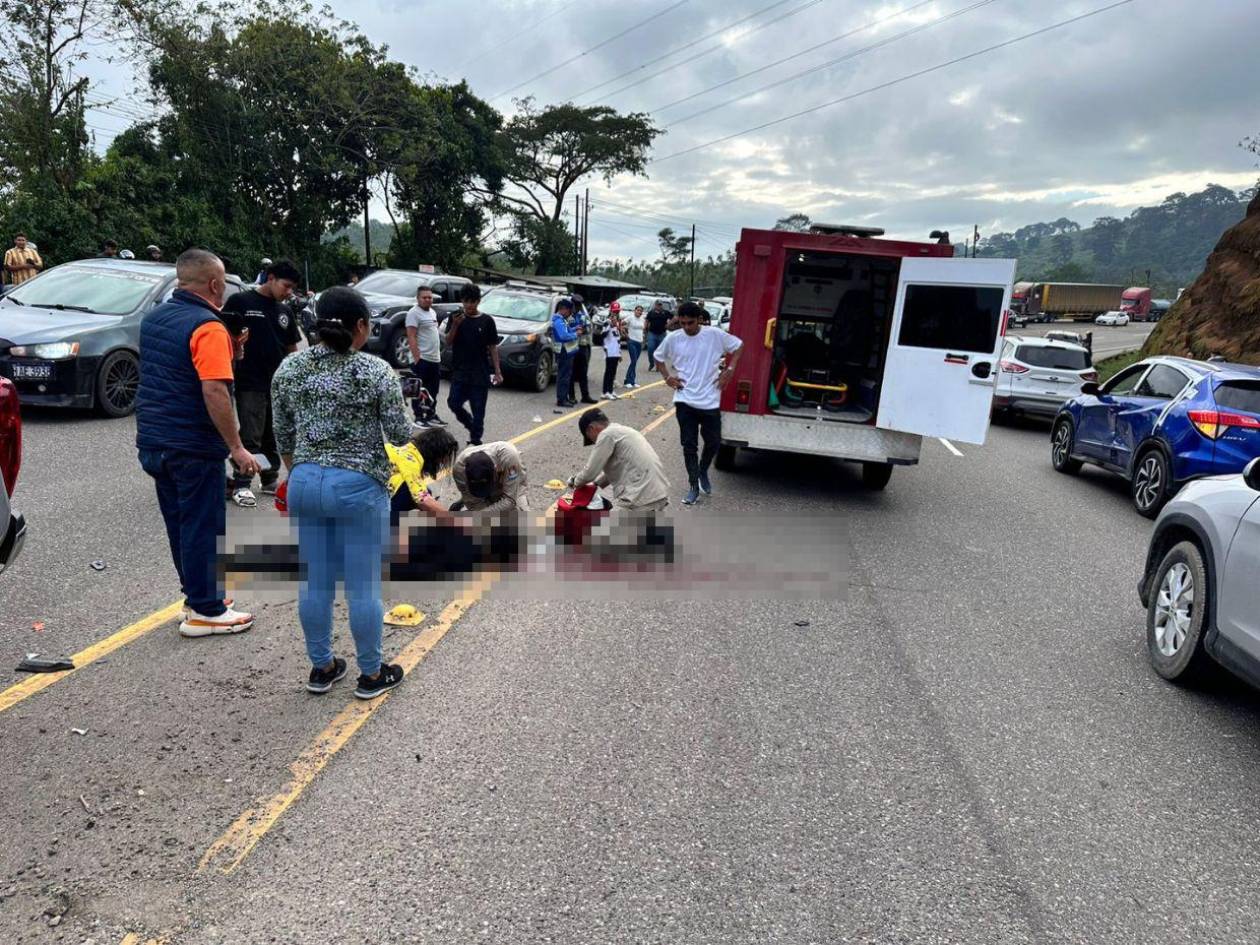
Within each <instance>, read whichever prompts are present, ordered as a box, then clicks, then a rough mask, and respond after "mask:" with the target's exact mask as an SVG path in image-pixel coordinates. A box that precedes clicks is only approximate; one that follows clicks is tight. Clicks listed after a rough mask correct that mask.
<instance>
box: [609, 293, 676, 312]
mask: <svg viewBox="0 0 1260 945" xmlns="http://www.w3.org/2000/svg"><path fill="white" fill-rule="evenodd" d="M617 301H618V302H620V303H621V310H622V311H623V312H633V311H634V307H635V306H636V305H642V306H643V311H644V312H650V311H652V303H653V302H664V301H665V300H664V299H663V298H661V297H660V296H659V295H623V296H622V297H621V298H619V299H617ZM668 307H669V306H666V308H668Z"/></svg>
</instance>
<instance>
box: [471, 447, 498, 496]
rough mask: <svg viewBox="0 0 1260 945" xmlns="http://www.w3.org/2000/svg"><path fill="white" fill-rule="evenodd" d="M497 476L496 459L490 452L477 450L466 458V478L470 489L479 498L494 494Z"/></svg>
mask: <svg viewBox="0 0 1260 945" xmlns="http://www.w3.org/2000/svg"><path fill="white" fill-rule="evenodd" d="M495 478H496V470H495V468H494V460H493V459H491V458H490V454H489V453H483V452H476V453H473V454H472V455H471V456H469V457H468V459H467V460H465V462H464V479H465V480H467V482H468V491H469V492H471V493H472V494H473V495H474V496H476V497H477V498H478V499H488V498H490V496H492V495H494V482H495Z"/></svg>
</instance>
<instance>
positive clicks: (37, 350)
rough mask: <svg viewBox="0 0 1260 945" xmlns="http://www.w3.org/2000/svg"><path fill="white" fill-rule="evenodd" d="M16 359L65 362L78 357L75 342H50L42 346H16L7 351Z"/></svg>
mask: <svg viewBox="0 0 1260 945" xmlns="http://www.w3.org/2000/svg"><path fill="white" fill-rule="evenodd" d="M9 354H11V355H13V356H14V357H17V358H43V359H44V360H45V361H66V360H69V359H70V358H77V357H78V356H79V343H78V342H77V341H52V342H48V343H47V344H42V345H18V346H16V347H13V348H10V349H9Z"/></svg>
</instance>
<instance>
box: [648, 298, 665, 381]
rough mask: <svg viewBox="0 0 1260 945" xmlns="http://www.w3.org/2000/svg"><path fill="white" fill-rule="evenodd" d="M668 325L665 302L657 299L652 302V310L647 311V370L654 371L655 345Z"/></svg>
mask: <svg viewBox="0 0 1260 945" xmlns="http://www.w3.org/2000/svg"><path fill="white" fill-rule="evenodd" d="M668 326H669V312H667V311H665V303H664V302H662V301H660V300H659V299H658V300H657V301H655V302H653V303H652V310H651V311H650V312H648V313H647V342H646V347H647V361H648V370H649V371H655V370H656V369H657V368H656V362H655V361H653V360H652V355H653V353H655V351H656V346H657V345H659V344H660V343H661V342H662V341H664V340H665V331H666V329H667V328H668Z"/></svg>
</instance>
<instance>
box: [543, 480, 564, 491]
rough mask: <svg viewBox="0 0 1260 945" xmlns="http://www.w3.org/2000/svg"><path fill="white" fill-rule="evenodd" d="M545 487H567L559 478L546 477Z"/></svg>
mask: <svg viewBox="0 0 1260 945" xmlns="http://www.w3.org/2000/svg"><path fill="white" fill-rule="evenodd" d="M547 488H548V489H566V488H568V487H567V486H566V485H565V484H564V483H563V482H562V481H560V480H559V479H548V480H547Z"/></svg>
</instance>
